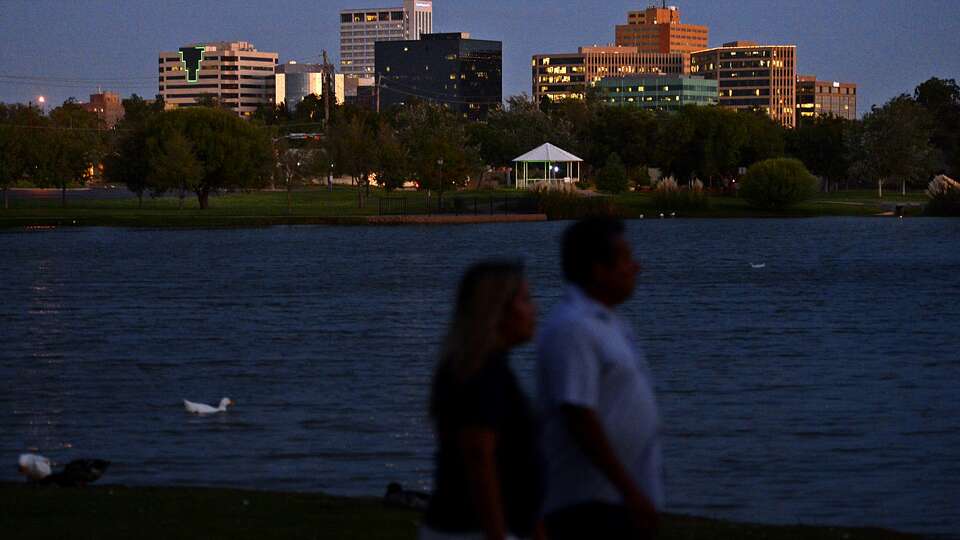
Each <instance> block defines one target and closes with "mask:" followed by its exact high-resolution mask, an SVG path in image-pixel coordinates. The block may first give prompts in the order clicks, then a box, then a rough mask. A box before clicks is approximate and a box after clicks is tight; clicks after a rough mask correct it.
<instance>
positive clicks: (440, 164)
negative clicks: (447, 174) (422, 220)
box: [437, 158, 443, 214]
mask: <svg viewBox="0 0 960 540" xmlns="http://www.w3.org/2000/svg"><path fill="white" fill-rule="evenodd" d="M437 165H439V166H440V196H439V197H437V202H438V203H439V206H438V208H439V209H440V213H441V214H442V213H443V158H440V159H438V160H437Z"/></svg>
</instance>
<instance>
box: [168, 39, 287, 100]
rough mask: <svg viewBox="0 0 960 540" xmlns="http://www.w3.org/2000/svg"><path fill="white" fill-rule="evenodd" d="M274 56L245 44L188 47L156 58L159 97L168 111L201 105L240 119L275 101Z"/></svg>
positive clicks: (224, 43) (232, 43)
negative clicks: (207, 104)
mask: <svg viewBox="0 0 960 540" xmlns="http://www.w3.org/2000/svg"><path fill="white" fill-rule="evenodd" d="M278 59H279V56H278V55H277V53H275V52H261V51H258V50H257V49H256V48H255V47H254V46H253V44H251V43H249V42H246V41H232V42H214V43H201V44H194V45H187V46H185V47H181V48H180V49H179V50H177V51H171V52H161V53H160V62H159V63H160V68H159V71H160V76H159V83H160V85H159V90H160V91H159V95H160V96H162V97H163V99H164V101H165V102H166V104H167V106H168V107H191V106H195V105H197V103H198V102H201V101H203V100H205V99H213V100H215V101H216V102H217V103H218V104H220V106H222V107H224V108H227V109H229V110H232V111H234V112H236V113H237V114H239V115H240V116H250V115H252V114H253V113H254V112H255V111H256V110H257V108H258V107H259V106H261V105H272V104H273V102H274V99H275V88H274V84H275V81H274V72H275V70H276V66H277V62H278V61H279V60H278Z"/></svg>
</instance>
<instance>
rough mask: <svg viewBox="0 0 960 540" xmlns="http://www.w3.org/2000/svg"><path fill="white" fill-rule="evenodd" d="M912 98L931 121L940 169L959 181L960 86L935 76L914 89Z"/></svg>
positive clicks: (950, 80) (952, 80) (955, 82)
mask: <svg viewBox="0 0 960 540" xmlns="http://www.w3.org/2000/svg"><path fill="white" fill-rule="evenodd" d="M914 98H915V99H916V101H917V103H918V104H919V105H920V106H921V107H923V108H924V109H925V110H926V111H927V112H928V113H929V114H930V116H931V118H932V119H933V134H932V136H931V140H930V142H931V143H932V144H933V146H935V147H936V148H937V149H939V150H940V154H941V156H940V158H941V160H942V169H943V170H944V171H945V172H947V174H949V175H950V176H953V177H955V178H960V86H958V85H957V81H956V80H954V79H938V78H936V77H934V78H932V79H930V80H928V81H926V82H924V83H923V84H921V85H920V86H918V87H917V89H916V90H915V91H914Z"/></svg>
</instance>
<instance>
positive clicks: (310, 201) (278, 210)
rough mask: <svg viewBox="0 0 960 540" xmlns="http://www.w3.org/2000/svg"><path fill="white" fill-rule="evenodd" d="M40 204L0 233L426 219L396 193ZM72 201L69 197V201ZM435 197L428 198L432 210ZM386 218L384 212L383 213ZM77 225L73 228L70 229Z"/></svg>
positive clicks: (5, 219) (19, 204) (17, 201)
mask: <svg viewBox="0 0 960 540" xmlns="http://www.w3.org/2000/svg"><path fill="white" fill-rule="evenodd" d="M55 195H56V196H54V194H52V193H51V194H50V196H49V197H43V198H29V199H28V198H16V197H14V198H12V199H11V201H10V208H9V209H8V210H3V209H2V208H0V227H25V226H31V225H32V226H43V225H56V226H72V225H80V226H121V227H122V226H130V227H232V226H241V227H256V226H269V225H284V224H314V223H338V222H340V223H348V224H349V223H362V220H359V219H356V218H363V217H365V216H373V215H377V214H378V213H379V204H378V202H379V199H380V198H388V199H390V201H389V202H388V204H389V208H390V209H391V210H390V212H392V213H399V206H398V202H397V200H398V199H404V204H405V209H406V213H407V214H426V213H428V211H427V204H428V197H427V194H426V193H425V192H408V191H398V192H393V193H386V192H384V191H381V190H371V192H370V196H369V197H368V198H366V201H365V204H364V207H363V208H360V207H359V204H358V193H357V190H356V189H353V188H347V187H337V188H336V189H334V190H333V191H328V190H326V189H311V190H303V191H296V192H293V193H292V195H291V200H292V204H291V205H290V207H289V208H288V205H287V193H286V192H285V191H258V192H252V193H231V194H226V195H219V196H211V197H210V207H209V208H208V209H207V210H200V208H199V205H198V203H197V199H196V197H187V198H185V199H184V205H183V209H178V202H179V201H178V200H177V199H176V198H174V197H160V198H156V199H153V198H149V197H145V198H144V200H143V207H142V208H141V207H139V205H138V202H137V199H136V198H92V197H90V196H89V195H86V194H85V195H84V196H77V194H74V193H70V192H68V194H67V207H66V208H63V207H61V204H60V198H59V192H56V194H55ZM523 195H525V194H522V193H519V192H517V191H515V190H503V191H479V192H475V191H471V192H468V193H456V194H455V193H448V194H445V196H444V197H445V200H446V201H447V204H448V205H449V204H452V201H451V199H452V198H457V197H460V198H469V200H468V201H465V203H464V204H465V210H464V211H465V212H466V211H467V210H469V211H470V212H472V211H473V198H474V197H476V198H478V201H479V204H480V205H481V206H483V205H485V207H481V208H478V210H479V211H481V212H483V211H488V212H489V199H490V198H491V197H493V198H494V201H495V204H496V205H497V208H496V209H497V210H498V209H499V208H500V207H502V205H504V204H509V202H508V203H504V202H503V201H504V199H509V200H510V201H513V200H515V199H517V198H519V197H521V196H523ZM71 196H73V197H72V198H71ZM436 198H437V197H436V193H433V194H431V197H430V198H429V201H430V204H431V206H434V207H435V206H436ZM498 211H499V210H498ZM388 213H389V212H388ZM74 222H76V223H74Z"/></svg>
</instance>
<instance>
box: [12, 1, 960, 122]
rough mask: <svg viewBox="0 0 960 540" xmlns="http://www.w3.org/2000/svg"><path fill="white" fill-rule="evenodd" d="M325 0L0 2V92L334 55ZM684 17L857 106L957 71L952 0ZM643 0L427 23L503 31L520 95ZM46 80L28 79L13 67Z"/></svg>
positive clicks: (487, 8)
mask: <svg viewBox="0 0 960 540" xmlns="http://www.w3.org/2000/svg"><path fill="white" fill-rule="evenodd" d="M400 3H401V2H400V1H395V2H394V1H390V0H386V1H384V2H378V1H371V0H359V1H351V0H344V1H333V0H272V1H269V2H267V1H263V0H261V1H253V0H243V1H229V2H224V1H216V2H214V1H207V0H193V1H186V0H112V1H107V0H76V1H68V0H59V1H58V0H29V1H28V0H2V2H0V9H2V12H0V101H3V102H27V101H30V100H34V99H36V96H38V95H44V96H46V97H47V100H48V103H49V104H59V103H61V102H62V101H63V100H64V99H66V98H68V97H71V96H75V97H77V98H78V99H81V100H86V99H87V96H88V94H90V93H93V92H94V91H96V89H97V86H98V83H99V85H100V86H101V87H102V89H104V90H113V91H117V92H119V93H121V94H123V95H129V94H131V93H134V92H135V93H138V94H141V95H143V96H147V97H153V96H154V94H156V93H157V84H156V66H157V53H158V52H160V51H161V50H176V49H177V48H178V47H180V46H182V45H184V44H187V43H192V42H201V41H221V40H246V41H251V42H253V43H254V45H255V46H256V47H257V48H258V49H260V50H265V51H276V52H278V53H279V54H280V60H281V62H286V61H288V60H297V61H300V62H309V61H318V60H319V54H320V51H321V50H322V49H327V51H329V53H330V54H331V57H332V59H334V60H337V59H338V56H339V14H338V12H339V10H340V9H343V8H351V7H385V6H390V5H393V4H397V5H399V4H400ZM668 3H669V4H675V5H678V6H679V7H680V9H681V14H682V17H683V22H687V23H692V24H704V25H707V26H709V27H710V45H711V46H714V45H720V44H721V43H723V42H725V41H732V40H735V39H751V40H755V41H759V42H761V43H764V44H796V45H797V46H798V52H797V55H798V63H799V66H798V67H799V72H800V73H801V74H814V75H817V76H818V77H820V78H821V79H827V80H842V81H849V82H855V83H857V84H859V85H860V96H861V97H860V103H859V108H860V112H861V114H862V113H863V112H865V111H867V110H869V108H870V106H871V105H873V104H878V103H883V102H884V101H886V100H887V99H889V98H891V97H893V96H895V95H897V94H899V93H903V92H912V90H913V88H914V87H915V86H916V85H917V84H919V83H920V82H923V81H924V80H926V79H928V78H929V77H932V76H937V77H941V78H957V79H960V0H909V1H908V0H886V1H884V0H804V1H796V0H676V1H674V2H668ZM648 4H649V1H647V0H641V1H620V0H582V1H580V2H569V1H556V0H555V1H548V0H519V1H518V0H484V1H464V0H435V2H434V21H435V25H434V26H435V28H434V30H435V31H441V32H453V31H465V32H470V33H471V34H472V35H473V37H476V38H481V39H495V40H501V41H503V48H504V88H503V90H504V96H509V95H513V94H518V93H521V92H526V93H530V91H531V88H530V86H531V85H530V67H529V66H530V57H531V55H532V54H536V53H544V52H546V53H555V52H572V51H575V50H576V48H577V47H578V46H582V45H592V44H606V43H612V42H613V40H614V25H616V24H620V23H623V22H625V21H626V12H627V11H628V10H631V9H642V8H644V7H646V6H647V5H648ZM20 76H31V77H44V78H45V81H47V82H45V83H34V82H30V83H24V82H23V81H19V80H17V79H16V77H20Z"/></svg>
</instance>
